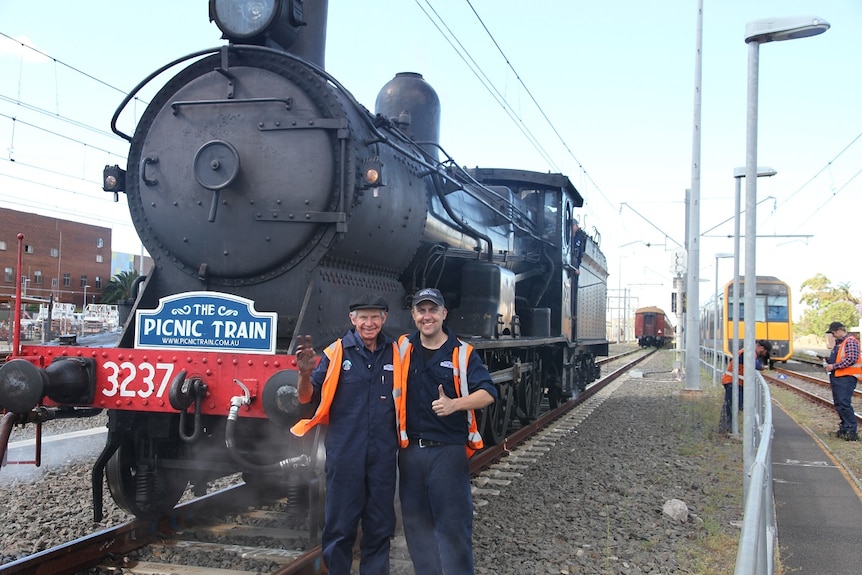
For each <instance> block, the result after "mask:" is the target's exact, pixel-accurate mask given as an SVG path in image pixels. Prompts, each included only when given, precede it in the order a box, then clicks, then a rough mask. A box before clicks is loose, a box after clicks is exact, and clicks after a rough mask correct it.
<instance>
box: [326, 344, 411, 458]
mask: <svg viewBox="0 0 862 575" xmlns="http://www.w3.org/2000/svg"><path fill="white" fill-rule="evenodd" d="M341 343H342V346H343V348H344V353H343V356H342V358H341V375H340V376H339V379H338V388H337V389H336V391H335V397H334V398H333V400H332V406H331V407H330V409H329V428H328V430H327V435H326V447H327V457H329V456H330V453H329V451H330V450H331V449H332V448H336V447H341V448H343V449H345V450H349V449H352V447H350V446H353V447H356V448H358V447H360V446H361V445H362V444H368V443H376V444H377V445H379V446H381V447H385V448H392V449H393V450H394V449H396V448H397V446H398V434H397V427H396V422H395V402H394V400H393V399H392V385H393V382H392V378H393V368H392V340H391V339H390V338H388V337H386V336H385V335H383V333H382V332H381V333H380V335H378V336H377V348H376V349H375V350H374V351H373V352H372V351H370V350H369V349H368V348H367V347H365V344H364V343H363V342H362V339H361V338H360V337H359V336H358V335H357V334H356V330H355V329H351V330H350V331H349V332H347V334H345V335H344V337H342V338H341ZM328 367H329V358H328V357H326V355H325V354H324V355H323V356H322V357H321V358H320V363H319V364H318V365H317V367H316V368H315V369H314V371H313V372H312V373H311V383H312V385H313V386H314V388H315V389H316V390H319V389H320V387H321V385H323V380H324V378H325V377H326V370H327V368H328Z"/></svg>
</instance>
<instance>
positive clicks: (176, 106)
mask: <svg viewBox="0 0 862 575" xmlns="http://www.w3.org/2000/svg"><path fill="white" fill-rule="evenodd" d="M273 102H274V103H277V104H284V107H285V108H286V109H288V110H290V109H291V107H292V106H293V100H292V99H291V98H287V99H285V98H240V99H236V98H220V99H218V100H180V101H179V102H173V103H172V104H171V110H172V111H173V113H174V115H175V116H176V115H177V114H179V113H180V111H179V108H180V107H181V106H211V105H213V104H267V103H273Z"/></svg>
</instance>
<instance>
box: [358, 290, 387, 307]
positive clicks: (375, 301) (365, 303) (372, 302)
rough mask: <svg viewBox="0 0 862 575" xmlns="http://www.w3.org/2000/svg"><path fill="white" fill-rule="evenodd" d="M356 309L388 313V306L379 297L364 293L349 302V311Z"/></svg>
mask: <svg viewBox="0 0 862 575" xmlns="http://www.w3.org/2000/svg"><path fill="white" fill-rule="evenodd" d="M357 309H382V310H383V311H389V304H388V303H386V300H385V299H383V298H382V297H380V296H379V295H374V294H373V293H365V294H362V295H359V296H357V297H355V298H353V301H351V302H350V311H355V310H357Z"/></svg>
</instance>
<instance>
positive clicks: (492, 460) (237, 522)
mask: <svg viewBox="0 0 862 575" xmlns="http://www.w3.org/2000/svg"><path fill="white" fill-rule="evenodd" d="M638 352H640V353H638ZM652 353H654V351H644V350H632V351H630V352H625V353H622V354H619V355H617V356H614V357H611V358H606V359H604V360H603V361H602V363H603V364H605V365H613V366H615V367H616V366H617V365H618V364H620V365H619V366H618V367H616V369H614V371H612V372H611V373H609V374H608V375H606V376H604V377H603V378H602V379H600V380H599V381H597V382H595V383H594V384H592V385H590V386H588V388H587V389H586V390H585V391H584V392H583V393H581V394H580V395H579V396H578V397H577V398H575V399H573V400H570V401H567V402H565V403H563V404H562V405H561V406H560V407H558V408H556V409H554V410H551V411H547V412H546V413H545V414H544V415H542V416H541V417H540V418H539V419H538V420H536V421H535V422H532V423H530V424H529V425H525V426H522V427H520V428H519V429H517V430H516V431H514V432H513V433H512V434H511V435H509V436H507V437H506V438H505V440H504V441H503V442H501V443H500V444H498V445H494V446H490V447H488V448H486V449H484V450H483V451H482V452H480V453H478V454H477V455H476V456H475V457H473V458H472V459H471V472H472V473H473V475H474V489H475V490H476V495H475V497H476V499H477V500H479V499H481V497H483V496H485V494H486V493H487V492H488V486H489V485H490V486H491V489H490V491H491V492H493V484H494V482H496V481H500V479H499V477H500V476H501V475H502V476H505V475H506V474H507V473H508V472H507V471H506V470H505V469H506V467H507V466H508V465H509V464H511V463H512V462H516V461H517V459H518V457H519V450H520V452H522V453H523V452H526V453H530V450H535V449H537V448H538V449H545V450H547V448H543V447H542V435H541V434H543V433H553V431H552V430H549V428H550V427H551V426H554V427H557V426H560V425H563V426H565V423H564V422H565V420H566V417H567V415H569V412H570V411H572V410H575V409H577V408H579V407H582V406H587V409H589V411H592V407H588V406H589V405H590V404H591V402H592V403H593V404H595V403H596V401H599V400H598V399H597V398H598V397H600V396H601V394H602V392H603V391H604V392H605V394H609V393H610V391H609V390H608V386H610V385H611V384H612V383H613V382H614V380H616V379H617V378H618V377H619V376H620V375H622V374H624V373H625V372H626V371H627V370H629V369H630V368H631V367H632V366H634V365H636V364H637V363H639V362H640V361H642V360H644V359H645V358H647V357H648V356H649V355H651V354H652ZM632 355H634V356H635V357H634V358H633V359H630V356H632ZM580 417H583V416H580ZM528 457H530V455H528ZM504 459H505V460H506V461H505V462H504V463H501V461H502V460H504ZM258 497H259V490H254V489H251V488H250V487H249V486H247V485H245V484H242V483H240V484H238V485H234V486H231V487H228V488H226V489H222V490H219V491H217V492H215V493H212V494H210V495H207V496H204V497H201V498H197V499H194V500H192V501H189V502H187V503H184V504H181V505H179V506H177V507H176V508H175V509H174V510H173V512H172V513H171V514H170V515H168V516H165V517H163V518H162V519H160V520H158V521H144V520H139V519H135V520H132V521H129V522H126V523H123V524H121V525H118V526H116V527H113V528H109V529H105V530H102V531H100V532H98V533H94V534H92V535H89V536H86V537H82V538H79V539H76V540H74V541H70V542H68V543H65V544H63V545H60V546H57V547H53V548H51V549H48V550H45V551H43V552H40V553H37V554H35V555H31V556H29V557H26V558H23V559H19V560H17V561H14V562H12V563H7V564H5V565H0V575H13V574H15V575H18V574H33V575H43V574H52V575H75V574H83V573H88V574H93V573H124V574H136V575H164V574H166V573H183V574H184V575H198V574H200V575H203V574H204V573H206V574H210V575H252V574H254V573H271V574H273V575H312V574H315V575H316V574H320V573H325V572H326V570H325V567H324V566H323V562H322V559H321V555H320V547H319V545H317V543H318V542H317V540H316V537H317V530H316V529H315V530H313V531H311V530H309V529H308V528H307V525H306V523H307V522H306V520H305V512H304V510H302V509H300V510H299V511H301V513H299V512H297V510H291V502H289V501H286V500H276V501H261V500H260V499H259V498H258ZM267 542H269V543H268V544H267ZM393 554H395V552H394V553H393ZM213 557H224V558H225V560H224V561H223V562H222V564H229V563H230V564H234V565H235V566H239V568H231V569H216V568H213V567H212V566H209V565H211V564H212V558H213ZM402 557H403V558H402V559H400V561H399V560H397V559H393V572H396V571H397V570H398V569H396V566H395V563H396V562H400V563H404V564H405V566H404V568H406V569H410V565H409V558H407V556H406V550H405V551H404V554H403V556H402Z"/></svg>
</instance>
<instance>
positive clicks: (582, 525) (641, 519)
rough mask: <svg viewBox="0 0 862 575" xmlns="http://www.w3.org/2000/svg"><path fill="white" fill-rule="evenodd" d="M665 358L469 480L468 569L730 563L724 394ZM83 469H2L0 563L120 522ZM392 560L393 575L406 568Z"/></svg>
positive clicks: (734, 479) (731, 486) (504, 574)
mask: <svg viewBox="0 0 862 575" xmlns="http://www.w3.org/2000/svg"><path fill="white" fill-rule="evenodd" d="M672 363H673V354H672V352H670V351H662V352H660V353H658V354H656V355H655V356H653V357H651V358H649V359H648V360H647V361H645V362H644V363H642V364H641V365H640V366H638V369H639V370H641V372H640V373H639V374H636V375H639V376H631V375H629V376H623V378H622V382H621V383H620V385H619V387H618V388H617V389H616V390H615V391H614V392H613V393H611V394H610V395H609V396H608V397H607V398H606V399H605V400H604V402H603V403H601V404H600V405H598V406H597V407H595V409H594V411H593V412H592V413H591V414H590V415H589V417H587V418H586V419H585V420H583V421H582V422H580V423H577V424H575V423H571V422H569V423H567V424H565V425H564V430H563V431H561V432H557V433H556V434H555V435H553V438H552V439H544V440H542V441H543V443H547V442H550V444H551V445H549V446H548V447H547V449H539V450H536V451H537V452H538V453H539V455H536V456H535V457H533V456H530V457H533V460H532V461H531V460H530V458H529V457H527V458H524V459H522V460H521V461H520V462H518V461H516V457H515V456H516V455H517V454H513V456H511V457H510V458H506V459H511V461H504V462H503V463H504V467H506V466H507V467H508V470H509V471H510V472H511V473H506V474H505V475H506V476H507V479H506V480H505V481H501V482H496V483H493V484H491V485H490V486H489V485H482V486H481V487H478V485H479V484H478V482H477V488H478V489H481V491H477V493H476V494H475V495H474V498H475V502H476V505H475V511H474V514H475V521H474V551H475V559H476V572H477V573H480V574H496V575H517V574H524V575H526V574H530V575H535V574H545V573H547V574H560V575H567V574H574V573H579V574H592V573H595V574H607V573H620V574H626V575H629V574H640V573H720V572H725V573H726V572H731V571H732V568H733V563H732V561H733V559H734V558H735V546H736V541H737V539H738V537H739V530H738V527H737V522H738V521H739V520H740V519H741V517H742V505H741V499H742V471H741V469H742V453H741V444H740V443H739V441H736V440H733V439H731V438H727V437H724V436H720V435H718V434H716V433H715V429H716V427H717V423H718V414H719V411H720V402H721V393H720V390H718V389H715V388H712V387H711V382H707V381H706V378H704V379H703V381H704V387H703V390H702V391H701V392H697V393H682V391H683V389H684V387H685V384H684V382H682V381H679V380H677V379H676V378H675V377H674V374H673V373H672ZM54 424H56V425H57V427H58V428H60V427H62V426H71V425H76V422H67V421H55V422H51V423H50V425H51V426H52V429H53V428H54ZM48 425H49V424H46V427H48ZM54 431H56V429H55V430H54ZM57 432H59V431H57ZM13 439H15V438H13ZM90 467H91V463H89V462H88V463H82V464H73V465H70V466H67V467H65V468H62V469H59V470H52V471H48V472H47V473H44V474H43V476H42V477H41V478H40V479H39V480H38V481H36V482H29V481H14V482H11V483H6V482H3V481H2V478H0V512H2V515H3V517H4V518H6V519H5V521H4V522H3V524H2V525H0V563H3V562H8V561H10V560H13V559H15V558H18V557H21V556H24V555H28V554H32V553H34V552H37V551H40V550H43V549H46V548H49V547H51V546H54V545H58V544H60V543H64V542H66V541H69V540H70V539H72V538H74V537H80V536H83V535H86V534H88V533H91V532H94V531H98V530H101V529H104V528H105V527H107V526H109V525H113V524H116V523H120V522H122V521H125V520H127V519H128V516H127V515H126V514H125V513H123V512H122V511H120V510H119V509H117V508H116V506H115V505H114V504H113V502H112V501H111V500H110V497H109V496H107V490H106V491H105V493H106V498H105V514H106V518H105V520H104V521H102V522H100V523H98V524H97V523H94V522H93V520H92V506H91V503H90V478H89V474H90ZM2 473H3V471H0V475H2ZM497 492H498V494H494V493H497ZM663 509H667V510H668V512H671V511H675V512H676V513H678V515H674V516H671V515H669V514H668V513H666V512H664V511H663ZM716 540H719V541H721V542H722V543H724V544H725V546H727V545H728V543H729V544H730V545H731V546H732V549H730V550H729V551H728V550H725V551H724V552H723V556H725V557H726V556H730V561H731V562H730V563H728V564H726V565H724V568H723V569H717V570H715V571H709V570H706V569H703V568H701V567H700V566H702V564H703V562H704V560H705V559H704V557H706V558H707V561H708V559H709V557H711V556H712V555H713V552H712V551H711V549H710V548H711V546H712V545H714V542H715V541H716ZM397 563H398V564H399V568H398V569H396V568H395V565H394V564H393V573H409V568H403V563H402V562H400V561H398V562H397ZM408 564H409V563H408Z"/></svg>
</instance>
